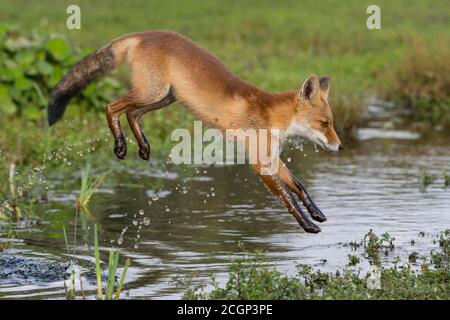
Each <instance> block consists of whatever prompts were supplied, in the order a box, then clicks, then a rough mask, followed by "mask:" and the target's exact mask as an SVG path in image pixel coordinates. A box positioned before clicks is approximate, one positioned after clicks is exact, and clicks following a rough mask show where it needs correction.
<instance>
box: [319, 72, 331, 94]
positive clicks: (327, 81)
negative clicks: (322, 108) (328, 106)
mask: <svg viewBox="0 0 450 320" xmlns="http://www.w3.org/2000/svg"><path fill="white" fill-rule="evenodd" d="M319 82H320V90H322V92H323V94H324V96H325V99H328V92H329V91H330V85H331V78H330V77H329V76H323V77H320V80H319Z"/></svg>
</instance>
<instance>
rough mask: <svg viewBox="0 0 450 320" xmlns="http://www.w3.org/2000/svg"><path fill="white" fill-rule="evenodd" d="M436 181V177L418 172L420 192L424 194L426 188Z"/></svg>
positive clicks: (424, 172) (422, 171) (424, 171)
mask: <svg viewBox="0 0 450 320" xmlns="http://www.w3.org/2000/svg"><path fill="white" fill-rule="evenodd" d="M436 179H437V176H436V175H432V174H428V172H427V171H426V170H421V171H420V178H419V188H420V191H422V192H424V191H426V190H427V188H428V186H429V185H430V184H433V183H434V182H435V181H436Z"/></svg>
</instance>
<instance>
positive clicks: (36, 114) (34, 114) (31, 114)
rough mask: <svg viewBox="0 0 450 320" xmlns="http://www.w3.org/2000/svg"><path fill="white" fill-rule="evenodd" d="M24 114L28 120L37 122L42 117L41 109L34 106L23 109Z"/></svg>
mask: <svg viewBox="0 0 450 320" xmlns="http://www.w3.org/2000/svg"><path fill="white" fill-rule="evenodd" d="M22 112H23V115H24V116H25V118H27V119H28V120H37V119H39V118H40V117H41V116H42V114H41V112H40V111H39V109H38V108H36V107H34V106H27V107H25V108H24V109H23V111H22Z"/></svg>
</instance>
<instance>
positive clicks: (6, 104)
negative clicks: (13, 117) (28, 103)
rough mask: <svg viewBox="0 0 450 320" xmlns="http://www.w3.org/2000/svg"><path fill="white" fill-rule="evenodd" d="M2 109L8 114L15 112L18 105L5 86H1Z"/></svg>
mask: <svg viewBox="0 0 450 320" xmlns="http://www.w3.org/2000/svg"><path fill="white" fill-rule="evenodd" d="M0 110H2V112H3V113H6V114H14V113H15V112H16V111H17V107H16V105H15V104H14V102H13V101H12V99H11V97H10V96H9V93H8V89H7V88H5V87H0Z"/></svg>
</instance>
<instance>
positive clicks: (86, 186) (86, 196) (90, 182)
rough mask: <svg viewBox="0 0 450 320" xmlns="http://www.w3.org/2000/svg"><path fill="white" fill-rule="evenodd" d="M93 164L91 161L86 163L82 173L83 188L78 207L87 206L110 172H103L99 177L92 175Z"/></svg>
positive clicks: (77, 203)
mask: <svg viewBox="0 0 450 320" xmlns="http://www.w3.org/2000/svg"><path fill="white" fill-rule="evenodd" d="M90 172H91V165H90V164H89V163H87V164H86V166H85V168H84V170H83V171H82V173H81V188H80V194H79V196H78V198H77V201H76V207H77V208H78V209H85V208H87V206H88V204H89V201H90V200H91V198H92V196H93V195H94V193H95V191H96V190H97V189H98V187H100V185H101V184H102V182H103V180H104V179H105V177H106V175H107V174H108V173H105V174H102V175H100V176H98V177H95V178H93V177H91V176H90Z"/></svg>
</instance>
